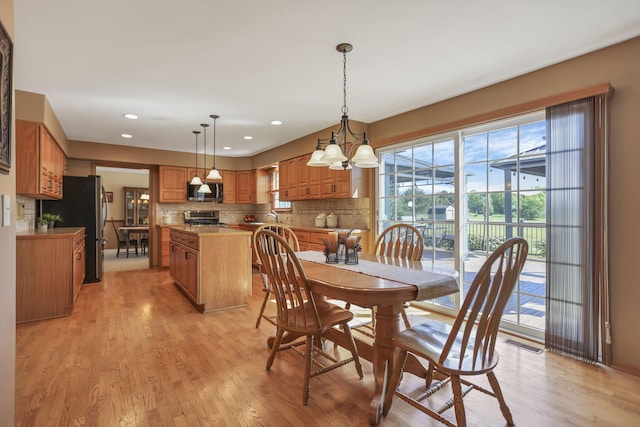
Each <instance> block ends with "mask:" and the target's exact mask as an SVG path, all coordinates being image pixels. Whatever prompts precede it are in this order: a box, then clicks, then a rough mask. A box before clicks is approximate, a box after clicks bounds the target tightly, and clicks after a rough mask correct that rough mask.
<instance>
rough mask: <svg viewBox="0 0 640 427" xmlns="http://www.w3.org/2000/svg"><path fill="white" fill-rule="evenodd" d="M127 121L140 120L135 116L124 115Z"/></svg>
mask: <svg viewBox="0 0 640 427" xmlns="http://www.w3.org/2000/svg"><path fill="white" fill-rule="evenodd" d="M122 116H123V117H124V118H125V119H131V120H138V116H136V115H135V114H128V113H127V114H123V115H122Z"/></svg>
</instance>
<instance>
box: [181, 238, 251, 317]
mask: <svg viewBox="0 0 640 427" xmlns="http://www.w3.org/2000/svg"><path fill="white" fill-rule="evenodd" d="M169 235H170V245H171V246H170V254H169V274H170V275H171V277H172V278H173V280H174V281H175V284H176V287H177V288H178V289H179V290H180V291H181V292H182V293H183V294H184V295H185V296H186V297H187V299H189V301H191V303H192V304H193V305H194V307H196V309H198V310H199V311H201V312H203V313H206V312H210V311H217V310H224V309H228V308H233V307H241V306H245V305H246V304H247V298H248V297H249V296H250V295H251V273H252V272H251V236H252V233H251V232H249V231H242V230H234V229H231V228H222V227H186V228H183V227H171V228H170V229H169Z"/></svg>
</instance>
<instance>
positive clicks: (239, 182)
mask: <svg viewBox="0 0 640 427" xmlns="http://www.w3.org/2000/svg"><path fill="white" fill-rule="evenodd" d="M254 177H255V175H253V174H252V173H251V171H236V201H235V202H236V203H253V202H252V201H251V199H252V197H251V190H252V188H253V187H255V185H252V184H251V180H252V179H253V178H254ZM224 190H226V188H224ZM225 192H226V191H225Z"/></svg>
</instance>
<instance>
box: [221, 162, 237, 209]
mask: <svg viewBox="0 0 640 427" xmlns="http://www.w3.org/2000/svg"><path fill="white" fill-rule="evenodd" d="M220 175H222V188H223V192H224V198H223V203H235V202H236V171H223V170H221V171H220Z"/></svg>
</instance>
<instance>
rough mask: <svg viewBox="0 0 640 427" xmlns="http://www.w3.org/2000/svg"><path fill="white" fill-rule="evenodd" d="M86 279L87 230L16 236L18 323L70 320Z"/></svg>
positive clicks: (29, 233)
mask: <svg viewBox="0 0 640 427" xmlns="http://www.w3.org/2000/svg"><path fill="white" fill-rule="evenodd" d="M84 275H85V229H84V228H77V227H76V228H53V229H50V230H48V231H47V232H20V233H17V234H16V322H17V323H23V322H30V321H34V320H44V319H51V318H54V317H62V316H68V315H70V314H71V312H72V311H73V307H74V304H75V301H76V299H77V298H78V294H79V293H80V288H81V287H82V282H83V281H84Z"/></svg>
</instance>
